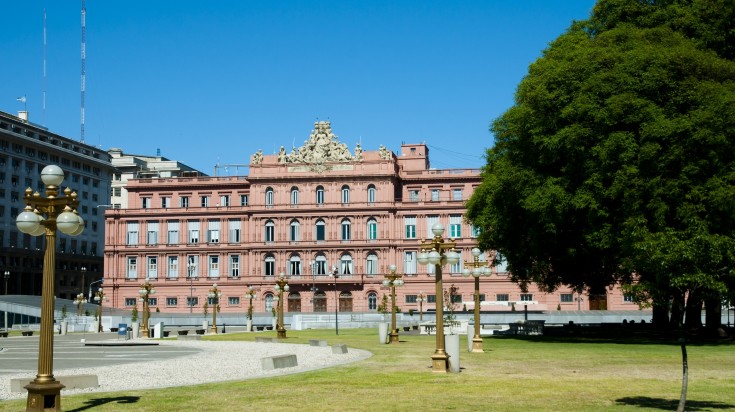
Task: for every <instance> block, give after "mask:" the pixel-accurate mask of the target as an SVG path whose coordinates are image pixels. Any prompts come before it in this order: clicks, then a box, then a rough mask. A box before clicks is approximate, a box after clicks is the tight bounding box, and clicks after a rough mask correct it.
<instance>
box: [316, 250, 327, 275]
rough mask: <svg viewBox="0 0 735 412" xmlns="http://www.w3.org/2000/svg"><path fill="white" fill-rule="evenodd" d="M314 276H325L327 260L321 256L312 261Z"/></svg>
mask: <svg viewBox="0 0 735 412" xmlns="http://www.w3.org/2000/svg"><path fill="white" fill-rule="evenodd" d="M314 274H315V275H326V274H327V258H326V256H324V255H323V254H321V253H320V254H318V255H317V256H316V260H315V261H314Z"/></svg>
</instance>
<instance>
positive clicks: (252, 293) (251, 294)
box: [245, 286, 258, 332]
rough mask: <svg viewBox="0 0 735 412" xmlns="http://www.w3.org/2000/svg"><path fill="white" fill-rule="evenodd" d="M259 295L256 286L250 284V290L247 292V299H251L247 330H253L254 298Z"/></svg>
mask: <svg viewBox="0 0 735 412" xmlns="http://www.w3.org/2000/svg"><path fill="white" fill-rule="evenodd" d="M257 297H258V294H257V292H256V291H255V288H254V287H252V286H248V291H247V293H246V294H245V299H247V300H248V301H249V303H248V316H247V320H248V323H247V331H248V332H252V328H253V299H256V298H257Z"/></svg>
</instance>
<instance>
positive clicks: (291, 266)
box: [288, 255, 301, 276]
mask: <svg viewBox="0 0 735 412" xmlns="http://www.w3.org/2000/svg"><path fill="white" fill-rule="evenodd" d="M288 274H289V275H292V276H301V258H300V257H299V256H298V255H293V256H291V258H290V259H289V260H288Z"/></svg>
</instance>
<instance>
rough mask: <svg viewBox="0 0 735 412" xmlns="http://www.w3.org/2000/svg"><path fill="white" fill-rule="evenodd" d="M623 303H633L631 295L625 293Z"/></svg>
mask: <svg viewBox="0 0 735 412" xmlns="http://www.w3.org/2000/svg"><path fill="white" fill-rule="evenodd" d="M569 296H572V294H571V293H570V294H569ZM562 302H563V301H562ZM570 302H571V300H570ZM623 302H625V303H633V295H630V294H627V293H626V294H624V295H623Z"/></svg>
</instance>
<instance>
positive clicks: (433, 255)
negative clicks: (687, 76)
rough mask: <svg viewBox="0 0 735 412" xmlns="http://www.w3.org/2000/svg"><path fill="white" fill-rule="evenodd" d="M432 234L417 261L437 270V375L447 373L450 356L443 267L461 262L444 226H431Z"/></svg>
mask: <svg viewBox="0 0 735 412" xmlns="http://www.w3.org/2000/svg"><path fill="white" fill-rule="evenodd" d="M431 233H433V234H434V238H433V239H426V240H422V241H421V252H420V253H419V255H418V258H417V260H418V261H419V263H420V264H422V265H426V264H430V265H434V268H435V270H436V350H435V351H434V355H433V356H432V357H431V359H432V371H433V372H436V373H446V372H447V368H448V366H449V365H448V360H449V356H447V353H446V351H444V308H443V306H444V302H443V297H442V295H443V286H442V265H444V264H446V263H449V264H450V265H453V264H456V263H457V262H459V254H458V253H457V252H456V251H455V250H454V242H451V241H450V242H446V241H445V240H444V238H442V234H444V226H443V225H442V224H441V223H439V222H436V223H434V224H433V225H432V226H431Z"/></svg>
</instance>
